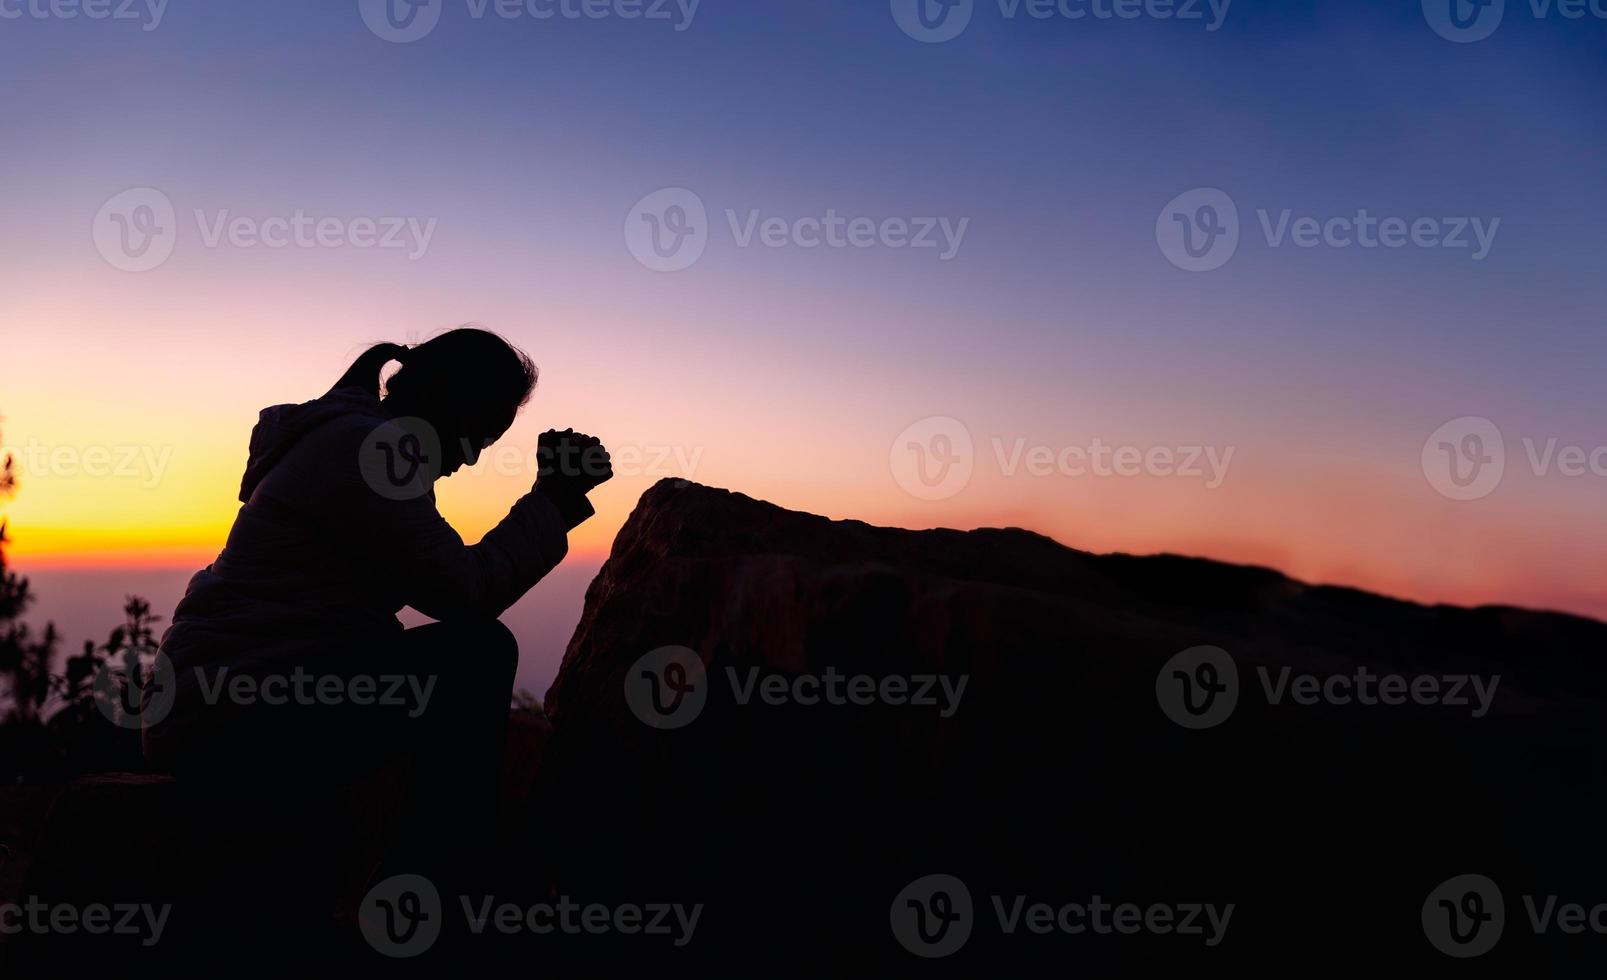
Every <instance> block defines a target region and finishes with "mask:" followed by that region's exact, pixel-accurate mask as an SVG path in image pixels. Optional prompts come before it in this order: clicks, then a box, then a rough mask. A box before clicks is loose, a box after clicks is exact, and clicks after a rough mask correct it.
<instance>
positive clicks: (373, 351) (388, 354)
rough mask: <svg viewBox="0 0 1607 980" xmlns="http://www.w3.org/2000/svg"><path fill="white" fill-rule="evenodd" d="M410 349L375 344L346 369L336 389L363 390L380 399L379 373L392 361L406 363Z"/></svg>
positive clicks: (336, 383)
mask: <svg viewBox="0 0 1607 980" xmlns="http://www.w3.org/2000/svg"><path fill="white" fill-rule="evenodd" d="M407 352H408V349H407V348H406V347H403V346H402V345H401V344H390V343H385V344H375V345H374V346H372V347H370V348H369V349H368V350H365V351H363V353H362V354H360V355H359V356H358V358H357V360H355V361H353V362H352V366H351V367H349V368H347V369H346V373H345V374H344V375H342V376H341V379H340V380H339V381H337V382H335V387H336V388H361V389H363V390H364V391H366V392H368V393H369V394H370V395H373V396H374V397H375V398H378V397H379V372H380V370H381V369H383V368H384V367H385V365H386V364H389V363H390V362H391V361H406V360H407Z"/></svg>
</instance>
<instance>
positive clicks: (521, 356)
mask: <svg viewBox="0 0 1607 980" xmlns="http://www.w3.org/2000/svg"><path fill="white" fill-rule="evenodd" d="M370 355H372V356H373V358H374V359H378V358H381V357H383V358H384V360H383V361H380V363H378V364H375V365H373V370H374V374H373V377H374V385H375V389H374V390H376V391H377V389H378V372H379V369H380V368H381V367H383V366H384V364H385V363H387V362H389V361H392V360H395V361H400V362H401V363H402V367H401V369H400V370H398V371H397V372H396V373H395V374H394V375H392V376H391V378H390V380H389V381H387V382H386V383H385V399H384V404H385V408H386V410H387V411H389V412H390V414H391V415H392V416H394V417H398V418H400V417H402V416H414V417H417V418H421V419H424V420H425V421H426V422H429V423H430V424H431V425H432V426H434V427H435V430H436V432H437V433H438V434H439V435H440V437H441V449H442V451H443V453H444V455H445V458H444V459H443V460H442V468H441V475H442V476H447V475H449V474H451V473H452V472H453V471H454V470H456V469H457V468H458V467H459V466H462V465H464V464H465V463H467V464H469V465H471V466H472V465H473V464H474V461H475V460H476V459H477V458H478V457H479V455H480V451H481V450H482V449H484V448H485V447H486V446H489V445H490V444H491V443H493V442H495V441H497V439H499V438H500V437H501V436H502V434H503V433H504V432H506V431H508V427H509V426H511V425H512V424H513V419H514V416H515V415H517V414H518V412H519V409H520V407H521V406H523V405H524V403H525V402H527V401H529V400H530V393H531V391H533V390H534V389H535V387H536V366H535V365H534V364H532V363H531V361H530V358H529V357H528V356H526V355H525V353H524V352H523V351H520V350H519V349H517V348H516V347H514V346H513V345H512V344H509V343H508V342H507V341H506V340H503V339H502V338H501V337H498V336H497V335H496V334H494V333H491V332H489V331H486V330H478V329H475V328H472V327H463V328H459V329H457V330H448V331H447V332H445V333H443V334H440V335H438V336H436V337H433V338H431V339H429V340H426V341H425V342H424V343H422V344H419V345H418V346H416V347H410V348H409V347H399V346H397V345H393V344H380V345H378V346H376V347H374V348H373V349H372V350H370V352H369V354H365V355H364V358H360V359H359V363H361V361H362V360H363V359H367V358H369V356H370Z"/></svg>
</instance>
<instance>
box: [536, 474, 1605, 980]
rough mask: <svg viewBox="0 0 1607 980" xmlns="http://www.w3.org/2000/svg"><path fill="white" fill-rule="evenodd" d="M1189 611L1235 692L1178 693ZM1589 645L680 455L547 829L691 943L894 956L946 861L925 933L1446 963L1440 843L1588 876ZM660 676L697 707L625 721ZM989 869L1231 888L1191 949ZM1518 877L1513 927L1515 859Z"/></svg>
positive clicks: (1586, 632) (1556, 883) (584, 660)
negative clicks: (823, 492) (1009, 925)
mask: <svg viewBox="0 0 1607 980" xmlns="http://www.w3.org/2000/svg"><path fill="white" fill-rule="evenodd" d="M1200 645H1210V646H1214V647H1218V648H1221V649H1222V650H1223V651H1226V653H1227V654H1228V655H1230V656H1231V658H1232V659H1233V661H1234V663H1235V664H1236V669H1237V673H1238V678H1239V684H1238V686H1237V692H1238V701H1237V706H1236V708H1234V709H1233V711H1232V712H1231V714H1230V715H1229V716H1227V717H1226V718H1225V720H1222V721H1220V723H1218V724H1215V725H1213V726H1211V727H1205V728H1190V727H1185V726H1184V725H1182V724H1178V723H1176V722H1174V721H1173V720H1171V718H1170V717H1169V716H1168V714H1167V713H1166V712H1165V711H1164V710H1163V708H1162V702H1163V701H1166V702H1168V703H1169V704H1172V705H1173V706H1174V707H1173V710H1176V708H1175V699H1176V697H1177V696H1178V694H1179V692H1180V691H1181V681H1180V680H1176V679H1175V674H1174V670H1183V671H1184V674H1185V676H1189V677H1191V678H1195V679H1200V680H1207V679H1209V678H1208V676H1207V675H1203V674H1198V673H1196V672H1195V671H1194V669H1193V668H1192V667H1190V666H1189V665H1169V664H1168V662H1169V661H1170V659H1171V658H1173V657H1174V656H1175V655H1177V654H1179V653H1180V652H1181V651H1184V650H1186V649H1190V648H1194V647H1197V646H1200ZM667 646H682V647H686V648H690V650H692V651H695V653H696V655H697V658H698V660H699V661H700V662H701V664H702V665H703V668H704V675H703V676H701V677H699V676H698V672H697V670H696V669H695V668H696V666H697V665H695V664H694V665H691V666H692V667H693V668H694V669H693V670H692V671H691V672H690V673H688V674H687V675H686V676H685V678H684V679H683V678H682V677H680V676H679V675H677V676H667V675H665V674H664V672H663V670H664V668H663V667H662V662H663V661H662V658H663V657H665V656H668V655H667V654H659V655H657V656H658V657H659V658H660V659H656V660H653V659H650V660H649V661H647V662H645V663H641V662H639V661H640V658H642V657H644V655H648V654H650V653H653V652H654V651H657V650H659V649H660V648H664V647H667ZM1604 650H1607V626H1604V625H1603V624H1601V623H1596V622H1593V621H1589V620H1585V619H1580V618H1577V617H1570V616H1563V615H1556V614H1548V613H1538V612H1528V611H1523V610H1519V609H1512V608H1505V607H1484V608H1477V609H1465V608H1453V607H1448V606H1424V605H1419V604H1414V603H1409V602H1402V601H1397V600H1393V599H1388V598H1384V597H1381V596H1376V595H1370V594H1366V593H1363V592H1360V591H1356V590H1352V589H1342V588H1330V587H1320V586H1311V585H1307V584H1303V583H1300V582H1297V581H1294V580H1292V579H1290V578H1288V577H1286V576H1284V575H1281V574H1279V573H1277V572H1274V571H1270V570H1267V569H1261V568H1252V567H1243V566H1234V565H1227V564H1222V563H1218V562H1211V561H1204V560H1198V559H1190V558H1182V557H1176V556H1157V557H1133V556H1128V555H1094V554H1089V553H1085V552H1080V551H1075V550H1073V549H1070V548H1066V547H1063V546H1061V545H1059V544H1057V543H1056V542H1054V541H1052V540H1050V539H1048V538H1045V537H1042V536H1040V535H1037V534H1033V533H1029V532H1027V531H1021V530H978V531H970V532H959V531H949V530H934V531H907V530H897V529H889V528H877V527H872V526H869V525H866V524H863V523H859V522H855V521H832V520H828V519H825V518H822V517H818V516H813V515H809V514H802V513H795V512H791V511H787V510H784V509H782V508H779V507H776V506H774V505H771V504H767V503H764V502H761V501H757V500H753V499H750V498H748V497H745V496H742V495H741V494H736V493H729V492H726V491H723V490H716V489H711V488H708V487H703V486H698V485H693V484H685V483H682V482H677V481H665V482H663V483H660V484H659V485H657V486H656V487H654V488H653V489H651V490H650V491H648V493H647V494H645V495H644V496H643V498H642V500H641V502H640V503H639V505H638V507H637V509H636V511H635V513H634V514H632V516H631V518H630V520H629V522H628V523H627V524H626V526H625V527H624V529H623V530H622V531H621V533H620V535H619V537H618V539H617V540H616V541H615V544H614V548H613V551H612V554H611V555H610V557H609V559H608V562H607V564H606V565H605V566H604V567H603V569H602V571H601V572H600V574H599V575H598V577H597V579H596V581H595V582H593V584H592V586H591V588H590V590H589V591H588V593H587V596H586V607H585V612H584V615H583V617H582V620H581V623H580V627H579V629H578V630H577V632H576V633H575V636H574V638H573V639H572V641H571V642H570V645H569V648H568V651H567V653H566V655H565V658H564V662H563V666H562V669H561V671H560V673H559V676H558V679H557V681H556V682H555V684H554V685H553V687H552V689H551V690H550V691H549V692H548V695H547V709H548V712H549V714H550V715H551V717H552V718H553V721H554V724H555V727H556V730H555V734H554V737H553V740H552V742H551V744H550V746H549V748H548V751H547V753H546V755H545V757H544V761H543V769H542V777H541V783H540V787H539V789H540V792H542V793H543V794H544V796H543V798H544V799H546V800H549V801H551V809H552V811H553V812H552V813H551V814H550V815H549V819H550V820H551V821H552V822H551V823H550V824H547V825H544V827H543V829H544V830H545V831H546V836H547V839H550V840H553V841H554V842H555V845H557V849H558V851H559V856H558V858H557V863H558V865H559V867H558V869H557V872H556V873H557V875H558V879H559V887H560V888H570V889H573V890H578V891H586V892H589V893H592V894H600V895H614V896H617V897H620V898H630V897H633V896H634V897H640V896H642V895H656V896H668V895H673V896H680V897H683V898H685V899H687V900H692V899H697V900H702V901H706V902H707V903H708V905H709V908H708V911H707V912H706V914H705V917H704V923H703V925H702V926H701V927H700V930H699V937H698V943H695V944H693V946H694V947H695V948H694V949H693V951H691V952H685V951H674V952H673V955H676V956H682V957H686V958H695V957H696V956H697V955H698V954H699V951H701V953H702V955H704V956H708V957H710V958H712V959H719V960H734V961H739V962H740V961H744V960H745V961H746V962H750V963H760V962H764V961H765V960H764V958H765V957H776V956H780V957H783V958H785V959H786V960H787V961H788V962H789V963H795V964H805V965H816V966H820V967H823V968H824V967H832V966H840V965H841V964H843V963H846V962H852V963H854V964H856V967H857V968H861V969H870V968H875V969H878V970H893V969H901V968H904V967H907V966H908V965H909V964H910V963H912V962H915V960H914V958H913V957H912V956H911V955H910V954H909V953H908V952H907V951H906V950H905V949H904V948H902V947H901V946H900V944H899V943H898V942H897V941H896V940H895V936H894V934H893V930H892V929H891V928H890V922H889V916H890V912H894V913H896V911H897V909H896V907H895V906H894V903H893V898H894V896H895V894H897V893H898V892H899V891H900V889H901V888H903V887H904V886H905V885H906V884H908V883H909V882H911V881H912V880H914V879H917V878H919V877H921V876H924V875H928V874H933V873H946V874H952V875H956V876H958V877H959V878H961V879H962V880H964V881H965V882H966V883H967V884H968V886H969V888H970V891H971V894H972V897H973V899H974V901H975V906H976V911H977V915H978V917H979V919H978V922H977V924H976V927H975V930H974V932H973V935H972V938H971V940H970V941H969V943H968V944H967V945H966V946H965V948H964V949H963V950H961V951H960V952H959V953H958V954H956V955H955V956H953V957H951V958H950V959H948V960H944V961H943V962H944V963H946V964H948V965H950V966H954V967H955V969H957V970H958V971H959V972H962V973H965V972H976V971H977V970H979V969H981V968H982V967H983V966H988V967H990V968H991V967H996V966H998V965H999V964H1000V963H1004V962H1010V961H1013V960H1017V959H1019V960H1020V961H1021V963H1022V965H1026V964H1029V963H1031V962H1034V961H1035V960H1036V959H1037V958H1039V957H1042V956H1044V955H1050V956H1053V957H1056V958H1062V959H1067V960H1070V961H1073V962H1074V963H1080V964H1084V965H1094V966H1102V967H1111V966H1124V965H1128V966H1130V965H1132V964H1138V963H1142V964H1147V965H1149V966H1154V965H1158V964H1162V963H1169V962H1171V961H1174V960H1175V961H1178V962H1184V963H1188V962H1193V961H1194V960H1195V959H1196V958H1197V957H1199V956H1200V955H1202V954H1208V955H1209V957H1210V958H1211V959H1212V960H1213V961H1214V962H1217V963H1291V962H1304V961H1306V960H1308V959H1310V958H1311V957H1312V956H1313V955H1316V956H1318V957H1320V958H1321V959H1323V960H1325V961H1334V962H1337V961H1343V960H1347V959H1350V958H1352V957H1354V958H1355V959H1356V960H1358V961H1364V962H1380V961H1382V958H1384V957H1389V958H1391V960H1392V961H1393V962H1400V963H1409V962H1414V961H1425V962H1427V963H1433V962H1436V958H1438V957H1439V956H1440V954H1439V953H1437V952H1436V951H1435V950H1434V949H1433V947H1431V946H1430V945H1429V944H1428V943H1427V941H1426V940H1425V935H1424V931H1423V926H1422V924H1421V921H1420V915H1421V911H1422V906H1423V903H1424V900H1425V898H1426V896H1427V894H1428V892H1429V890H1430V889H1431V888H1433V887H1434V886H1435V885H1436V884H1437V883H1439V882H1440V881H1442V880H1444V879H1446V878H1449V877H1451V876H1452V875H1456V874H1462V873H1466V872H1470V871H1474V872H1479V873H1482V874H1487V875H1490V876H1491V877H1492V878H1495V879H1498V880H1505V881H1507V882H1508V883H1509V886H1510V887H1512V888H1514V889H1516V888H1517V887H1518V886H1519V885H1520V883H1521V886H1522V887H1524V888H1531V889H1538V890H1545V891H1548V892H1562V893H1564V894H1571V895H1574V896H1575V900H1587V899H1588V901H1587V902H1586V904H1589V903H1590V902H1591V901H1601V900H1607V885H1604V884H1603V882H1607V875H1603V874H1602V872H1603V871H1604V870H1607V863H1604V861H1603V848H1602V845H1601V844H1600V838H1599V833H1598V832H1597V830H1596V821H1597V820H1598V819H1599V813H1600V810H1599V806H1600V803H1601V800H1602V792H1601V790H1600V776H1601V773H1602V771H1603V765H1602V759H1603V754H1602V751H1601V746H1602V745H1603V742H1602V740H1601V738H1600V736H1601V734H1602V728H1603V719H1604V717H1607V712H1604V711H1603V708H1604V707H1607V705H1604V701H1603V691H1604V682H1607V667H1604V662H1603V657H1602V654H1603V652H1604ZM1213 656H1216V655H1213ZM1163 665H1167V666H1166V667H1165V669H1164V670H1163ZM1185 668H1186V669H1185ZM1286 668H1287V669H1289V670H1290V671H1292V672H1294V673H1295V674H1312V675H1316V676H1317V677H1319V678H1324V679H1326V678H1329V677H1333V676H1349V677H1352V678H1354V677H1356V676H1357V674H1358V672H1359V671H1365V672H1367V673H1370V674H1371V675H1373V677H1374V678H1375V679H1376V678H1377V677H1378V676H1379V675H1396V676H1400V677H1403V678H1407V679H1411V678H1432V679H1433V683H1435V684H1437V685H1439V690H1440V691H1441V692H1442V693H1448V692H1449V689H1450V688H1451V687H1452V686H1454V685H1457V684H1458V683H1460V684H1462V686H1461V688H1460V689H1459V691H1458V693H1459V694H1461V695H1462V696H1465V697H1469V698H1470V699H1472V698H1473V697H1474V696H1475V695H1474V688H1473V687H1472V686H1471V684H1469V683H1467V682H1459V681H1457V680H1456V678H1457V677H1460V676H1464V675H1478V676H1480V677H1481V678H1482V679H1484V683H1486V684H1489V683H1491V682H1492V680H1493V678H1494V677H1495V676H1496V675H1499V678H1500V679H1499V682H1497V686H1496V688H1495V694H1494V697H1493V699H1492V700H1491V701H1490V702H1489V704H1488V706H1487V710H1484V711H1480V710H1478V705H1476V704H1467V705H1456V704H1444V703H1434V704H1415V703H1411V702H1410V701H1408V703H1406V704H1401V705H1389V704H1371V705H1365V704H1356V703H1351V704H1335V703H1324V704H1317V705H1311V706H1304V705H1296V704H1290V703H1289V702H1288V699H1285V701H1284V702H1283V703H1280V704H1272V703H1270V698H1269V695H1268V694H1267V693H1266V691H1265V689H1264V687H1263V681H1262V671H1265V672H1266V674H1267V676H1268V677H1269V678H1271V681H1272V682H1274V683H1275V682H1276V681H1277V680H1278V678H1279V672H1280V671H1282V670H1284V669H1286ZM672 669H673V668H672ZM644 670H648V671H656V673H655V676H654V679H653V680H651V681H650V680H648V678H647V677H646V676H645V675H644V674H643V671H644ZM750 671H756V672H757V676H758V677H759V678H779V679H780V680H777V681H773V682H772V683H776V684H787V685H790V684H791V683H792V682H794V681H796V680H797V679H798V678H800V677H806V676H816V677H819V676H823V675H827V674H829V673H833V672H835V673H837V674H840V675H866V676H868V677H870V678H873V679H874V680H876V681H877V682H878V683H879V682H881V681H884V680H886V679H888V678H896V677H899V676H907V675H942V676H944V677H947V678H949V679H950V681H951V683H953V684H955V685H957V684H958V683H959V681H960V679H961V678H963V679H964V680H965V682H966V687H965V689H964V694H963V697H961V698H960V699H959V703H958V707H957V709H956V710H953V711H952V713H950V714H948V716H947V717H945V713H944V711H943V710H941V708H940V707H936V706H918V705H910V704H903V705H893V704H887V703H870V704H841V705H830V704H812V705H805V704H799V703H796V702H795V701H794V702H790V703H784V704H780V705H772V704H767V703H763V702H761V701H760V700H758V699H757V698H753V699H749V700H748V701H747V703H744V701H743V698H742V696H741V694H742V690H743V686H744V685H745V684H746V683H747V680H748V677H749V672H750ZM1218 676H1219V677H1220V676H1221V675H1220V674H1219V675H1218ZM1158 680H1159V685H1158ZM653 683H656V684H658V685H659V693H660V695H661V696H663V697H667V693H666V692H668V691H670V690H671V689H672V688H674V687H681V688H685V687H688V686H689V685H690V686H692V687H694V688H695V687H697V686H699V685H701V686H702V687H703V690H702V691H701V692H699V693H693V692H687V694H688V696H689V697H690V698H691V700H690V701H684V702H683V704H692V705H694V707H695V704H696V702H697V701H698V699H699V698H703V699H705V700H704V703H703V705H702V707H701V710H700V711H699V712H698V713H697V714H696V717H695V719H693V720H691V721H690V723H687V724H684V725H681V726H680V727H665V719H659V721H660V723H659V724H656V725H649V724H647V723H644V721H642V720H641V716H639V715H638V714H637V713H636V712H635V711H633V710H632V707H631V704H630V703H629V701H630V699H629V698H628V697H627V690H631V689H632V688H630V685H644V684H645V685H650V684H653ZM761 683H762V682H761ZM1373 683H1376V680H1375V681H1373ZM1403 683H1404V682H1403ZM1420 683H1424V684H1426V683H1428V682H1427V681H1424V682H1420ZM634 690H635V691H636V692H637V693H636V694H634V695H632V696H634V697H636V698H637V700H638V702H640V699H641V698H642V697H644V696H645V695H643V694H641V693H640V692H641V688H640V687H637V688H635V689H634ZM1420 690H1424V691H1426V688H1420ZM663 703H669V702H668V701H665V702H663ZM646 717H648V718H649V719H652V718H653V716H652V715H651V714H649V715H647V716H646ZM685 717H686V716H682V718H681V720H682V721H684V719H685ZM1184 717H1186V718H1187V717H1192V716H1187V715H1185V716H1184ZM1206 718H1207V720H1208V719H1209V716H1206ZM671 719H672V722H671V723H673V715H672V716H671ZM995 894H997V895H1002V896H1004V897H1005V898H1004V901H1005V903H1006V905H1007V906H1008V905H1009V904H1010V902H1012V901H1013V897H1014V896H1016V895H1027V896H1029V897H1030V899H1034V900H1035V899H1042V900H1044V901H1048V902H1051V903H1054V904H1057V905H1058V904H1061V903H1065V902H1073V901H1077V902H1087V901H1088V900H1089V899H1090V898H1091V897H1092V896H1094V895H1104V896H1107V897H1113V898H1116V899H1119V900H1130V901H1135V902H1139V903H1141V904H1145V903H1150V902H1170V903H1182V902H1189V901H1200V902H1218V903H1227V902H1233V903H1236V904H1237V912H1236V914H1235V917H1234V919H1233V920H1232V925H1231V928H1230V931H1229V932H1228V933H1226V941H1225V942H1223V943H1222V944H1221V945H1220V946H1217V947H1216V948H1214V949H1209V950H1206V949H1203V948H1202V944H1201V942H1200V941H1198V940H1195V939H1185V938H1182V937H1178V936H1167V937H1159V938H1158V937H1154V936H1120V935H1118V936H1103V935H1101V936H1092V935H1084V936H1081V937H1071V938H1067V937H1044V936H1035V935H1028V936H1019V935H1018V936H1006V935H1004V934H1003V933H1002V930H1001V928H1000V927H999V925H998V923H997V921H996V919H995V912H994V908H993V906H992V902H991V899H990V897H989V896H992V895H995ZM1591 896H1594V897H1593V898H1592V897H1591ZM1507 903H1508V914H1509V920H1511V921H1510V922H1509V932H1516V931H1517V924H1518V923H1519V922H1520V920H1519V914H1520V912H1521V906H1520V904H1519V902H1518V897H1517V892H1516V891H1515V890H1514V891H1509V892H1508V895H1507ZM1525 921H1526V920H1525ZM1564 945H1565V944H1564ZM1531 946H1534V947H1535V948H1534V949H1530V948H1529V947H1531ZM1556 948H1557V946H1556V943H1555V941H1553V942H1552V943H1551V945H1549V946H1547V945H1545V944H1538V945H1537V944H1535V943H1530V942H1526V941H1525V940H1523V939H1522V937H1517V938H1509V940H1508V941H1506V942H1505V943H1504V946H1503V949H1505V950H1509V951H1510V950H1512V949H1522V950H1523V951H1524V952H1525V953H1526V954H1533V955H1537V956H1544V955H1549V954H1550V953H1551V952H1555V950H1556ZM663 952H664V955H671V952H670V951H663ZM655 955H657V954H655Z"/></svg>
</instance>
